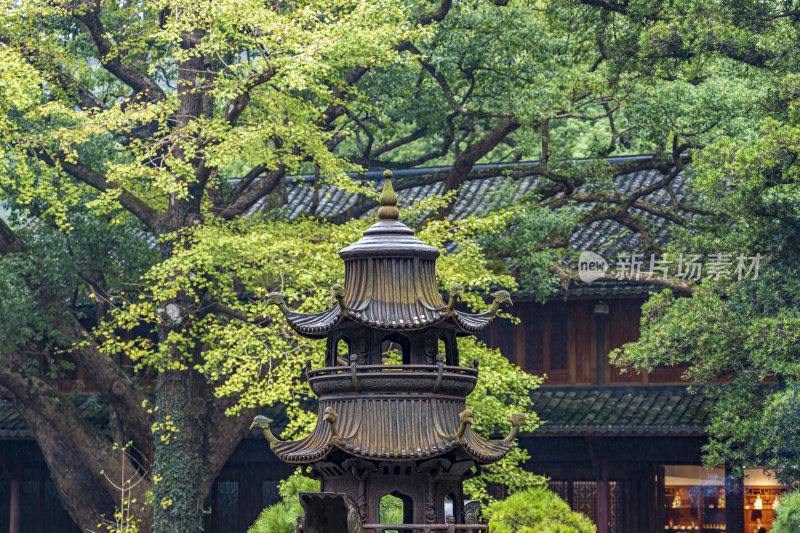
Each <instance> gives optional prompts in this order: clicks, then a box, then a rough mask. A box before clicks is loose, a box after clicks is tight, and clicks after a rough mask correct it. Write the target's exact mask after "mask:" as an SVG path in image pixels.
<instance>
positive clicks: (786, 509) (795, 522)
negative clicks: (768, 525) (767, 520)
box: [772, 490, 800, 533]
mask: <svg viewBox="0 0 800 533" xmlns="http://www.w3.org/2000/svg"><path fill="white" fill-rule="evenodd" d="M798 531H800V491H797V490H795V491H792V492H790V493H788V494H784V495H783V496H781V498H780V505H779V506H778V509H777V510H776V511H775V521H774V522H773V523H772V533H797V532H798Z"/></svg>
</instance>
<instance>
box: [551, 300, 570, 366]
mask: <svg viewBox="0 0 800 533" xmlns="http://www.w3.org/2000/svg"><path fill="white" fill-rule="evenodd" d="M567 366H568V365H567V316H566V315H565V314H564V313H553V314H552V315H550V370H567Z"/></svg>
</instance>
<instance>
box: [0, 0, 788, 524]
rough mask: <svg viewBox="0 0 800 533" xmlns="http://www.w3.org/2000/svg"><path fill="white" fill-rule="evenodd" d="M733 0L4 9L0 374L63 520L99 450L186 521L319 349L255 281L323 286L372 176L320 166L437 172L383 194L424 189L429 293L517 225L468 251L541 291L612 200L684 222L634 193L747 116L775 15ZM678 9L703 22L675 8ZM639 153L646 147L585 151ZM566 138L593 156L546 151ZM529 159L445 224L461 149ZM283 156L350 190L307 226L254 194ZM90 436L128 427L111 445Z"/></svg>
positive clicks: (472, 158)
mask: <svg viewBox="0 0 800 533" xmlns="http://www.w3.org/2000/svg"><path fill="white" fill-rule="evenodd" d="M595 4H596V5H595ZM735 4H736V2H731V3H730V5H728V4H724V5H723V7H725V9H722V10H719V11H717V10H714V9H711V8H708V11H706V8H705V7H704V6H703V5H700V4H699V3H698V5H695V4H694V3H692V2H688V3H686V5H683V4H681V5H680V6H674V5H673V4H671V3H667V2H665V3H664V6H662V5H661V4H660V3H659V2H650V3H641V5H640V3H636V2H629V3H625V4H616V3H611V2H585V3H581V2H572V1H553V2H534V1H527V0H509V1H504V0H496V1H495V2H488V1H485V0H468V1H464V2H456V3H453V2H450V1H449V0H443V1H441V2H428V1H412V0H408V1H404V2H395V1H388V0H387V1H381V2H365V1H357V0H318V1H298V2H248V1H246V2H240V1H237V2H226V1H210V2H206V3H197V2H184V1H161V2H140V3H133V4H130V3H123V2H120V3H114V2H101V1H97V2H81V1H75V2H61V1H52V2H47V3H37V2H29V1H22V2H8V3H4V4H3V10H2V14H0V19H2V25H0V43H1V45H0V106H2V111H3V116H2V118H0V139H2V145H0V146H1V147H2V148H0V151H1V152H2V153H0V164H2V172H0V187H1V188H2V199H3V202H4V204H5V205H6V206H7V208H8V209H9V210H10V212H11V216H9V217H7V219H6V220H4V221H2V222H1V223H0V253H1V254H2V262H3V269H2V286H0V291H2V298H0V301H2V303H0V312H2V317H3V320H2V321H0V323H2V327H3V330H2V331H3V336H2V339H1V340H0V341H1V342H2V347H1V349H0V352H2V356H0V357H2V366H0V392H2V394H3V395H4V396H7V397H8V398H10V399H11V401H12V402H13V403H14V405H15V406H16V407H17V409H18V410H19V411H20V413H22V415H23V416H24V417H25V419H26V421H27V422H28V425H29V426H30V428H31V430H32V432H33V433H34V435H35V437H36V440H37V442H38V443H39V445H40V447H41V449H42V451H43V453H44V456H45V459H46V460H47V462H48V464H49V465H50V467H51V472H52V473H53V477H54V480H55V481H56V485H57V488H58V490H59V492H60V494H61V495H62V500H63V501H64V502H65V504H66V505H67V507H68V510H69V512H70V514H71V515H72V516H73V518H74V519H75V520H76V521H77V522H78V523H79V524H81V525H82V526H85V527H90V526H93V525H94V524H95V523H96V520H97V514H98V513H104V512H106V513H107V512H108V511H109V509H110V506H111V505H112V499H111V495H116V493H117V491H118V489H117V488H116V487H115V486H114V483H113V482H112V481H113V480H118V479H120V477H119V476H120V470H121V469H122V468H123V467H124V468H125V470H126V471H127V472H134V471H135V472H137V473H138V474H137V475H140V476H142V477H143V479H144V481H142V482H141V483H139V484H138V485H136V487H135V488H134V490H133V493H132V497H135V498H136V500H137V502H138V503H139V505H140V506H141V507H139V508H137V509H136V512H137V513H138V514H139V516H140V517H141V518H142V519H143V526H144V527H145V528H146V529H149V528H150V527H151V525H152V527H153V528H154V529H155V530H156V531H181V532H191V531H197V530H199V529H200V520H201V512H200V511H201V507H202V503H203V500H204V498H205V495H206V494H207V493H208V491H209V489H210V487H211V484H212V483H213V480H214V479H215V477H216V475H217V474H218V472H219V471H220V469H221V468H222V465H223V464H224V462H225V460H226V459H227V457H228V456H229V454H230V453H231V451H232V450H233V448H234V447H235V446H236V444H237V443H238V441H239V440H240V439H241V437H242V435H243V434H244V431H245V430H246V426H247V422H248V419H249V418H250V415H252V414H253V412H254V410H255V409H256V406H257V405H259V404H263V403H269V402H274V401H287V402H289V403H291V402H294V401H296V400H297V398H296V397H295V396H293V395H292V393H293V391H294V389H295V388H296V387H297V386H298V381H299V375H300V372H301V369H302V367H303V361H304V359H305V358H311V359H315V358H318V357H319V347H318V346H316V345H306V344H297V342H296V341H295V340H291V339H290V338H289V337H288V335H287V334H286V333H287V332H285V331H282V330H281V329H280V323H279V322H275V321H273V320H272V319H273V318H274V316H275V311H274V310H272V309H270V308H268V307H266V305H265V303H266V302H265V298H264V296H265V294H266V293H267V292H269V291H270V290H273V289H281V290H283V291H284V292H285V293H286V294H287V295H288V296H289V299H290V302H291V303H292V305H295V304H296V302H297V301H299V300H303V301H305V302H306V303H305V305H307V306H308V307H309V308H316V309H318V308H319V307H320V306H322V305H324V304H325V303H326V302H324V301H323V300H324V299H325V298H326V296H325V290H326V288H327V287H329V286H330V284H332V283H333V282H335V281H339V277H340V274H341V272H340V271H339V270H337V268H339V267H338V266H337V263H336V262H335V261H334V260H333V259H334V258H335V255H334V253H333V252H335V250H336V249H337V247H338V246H341V245H343V244H345V243H347V242H349V241H351V240H352V239H353V238H354V237H355V236H356V235H357V233H358V230H359V229H361V228H362V227H363V224H364V223H363V222H359V221H355V222H349V223H344V224H341V223H342V222H344V221H346V220H348V219H350V218H352V217H357V216H359V215H361V214H363V213H364V212H365V211H366V210H367V209H368V208H369V207H370V205H371V203H370V202H371V200H370V199H371V198H374V196H375V195H374V189H373V188H372V187H371V184H369V183H367V184H364V183H361V182H359V181H358V180H350V179H348V178H347V177H346V176H345V174H344V171H346V170H358V169H360V168H370V167H394V168H408V167H417V166H421V165H425V164H444V165H446V166H447V170H445V171H442V172H435V173H429V174H425V175H422V176H420V177H418V178H415V179H413V180H411V179H410V180H403V181H401V182H399V183H398V184H397V187H396V188H397V189H398V191H399V192H400V194H401V196H402V191H403V190H404V189H405V188H408V187H411V186H413V185H415V184H420V183H430V182H436V181H440V182H443V183H444V192H445V193H446V194H445V196H444V199H443V200H441V201H435V200H434V201H430V202H429V203H428V204H426V205H424V206H421V207H420V208H419V209H418V210H416V211H414V212H412V213H409V214H410V215H415V216H416V217H423V218H427V219H428V220H429V222H428V223H427V224H424V223H420V227H421V228H422V230H421V231H422V236H423V237H424V238H425V239H427V240H429V241H431V242H433V243H434V244H436V245H438V246H441V247H444V245H445V244H446V243H447V242H448V241H451V242H456V243H458V244H459V246H457V247H456V249H457V250H458V253H455V254H451V255H450V256H447V257H446V258H445V259H444V260H443V261H442V264H441V272H440V274H441V276H442V280H443V283H444V284H445V286H446V284H449V283H452V282H455V281H463V282H465V283H467V285H468V286H469V287H471V288H474V289H480V290H483V289H486V288H488V287H489V286H492V285H499V284H507V285H509V284H511V285H513V283H514V280H513V279H511V278H509V277H508V276H506V275H504V274H502V273H501V274H499V275H498V274H492V273H489V274H486V275H484V274H481V273H480V271H481V269H483V268H484V267H485V266H486V263H485V261H484V257H483V255H482V254H481V253H480V252H479V250H478V248H477V245H476V244H475V243H476V239H478V240H480V239H483V242H488V241H489V240H493V239H487V238H486V235H496V234H501V233H502V232H503V231H506V232H508V231H509V228H510V229H511V230H513V231H517V232H521V234H522V235H524V236H525V237H526V239H521V240H520V245H518V246H512V247H511V248H509V247H508V246H507V244H505V243H506V241H504V240H503V239H500V240H496V243H494V244H496V245H497V246H498V248H495V249H493V251H494V252H495V253H497V254H498V255H499V256H502V257H503V258H504V259H506V260H507V263H506V264H507V265H508V266H510V267H511V268H510V272H511V273H512V274H513V273H516V274H520V271H521V270H522V271H527V277H526V278H525V279H528V280H544V281H532V283H534V284H536V286H537V287H538V288H542V289H543V290H547V289H548V288H549V287H550V286H551V285H552V284H553V283H554V282H559V281H561V282H565V280H568V279H569V276H570V275H571V274H570V272H569V270H568V268H567V267H568V266H569V265H558V264H556V265H554V264H551V258H552V257H553V252H554V251H555V252H559V251H563V250H564V249H565V246H566V243H567V241H568V238H569V235H570V234H571V233H572V232H574V231H576V230H577V229H578V228H579V227H581V226H582V225H585V224H591V223H595V222H598V221H601V220H611V221H613V222H615V223H617V224H620V225H621V226H624V227H627V228H629V229H630V230H631V231H634V232H636V233H638V234H639V235H640V236H641V240H642V243H643V245H644V247H645V248H647V247H648V246H649V245H650V244H651V243H652V235H651V232H650V230H649V228H648V225H647V224H646V223H644V222H643V221H642V219H641V217H638V216H636V213H637V211H636V210H639V212H641V211H645V212H647V213H650V214H652V215H653V216H656V217H662V218H666V219H669V220H671V221H673V222H675V223H678V224H683V223H686V222H687V216H688V215H687V214H691V213H695V212H696V211H697V210H696V209H695V208H694V207H693V206H687V205H679V204H678V203H677V202H676V203H674V204H673V205H672V206H671V207H669V208H665V207H663V206H659V205H656V204H655V203H653V202H652V201H651V198H652V196H650V195H651V194H652V193H653V192H655V191H657V190H665V191H666V192H667V193H670V192H671V186H672V184H673V182H674V180H675V178H676V177H677V176H678V174H679V172H680V171H681V170H682V169H683V168H684V165H685V164H686V163H687V162H688V161H689V160H690V157H689V155H688V154H687V150H689V149H690V148H692V147H695V146H700V145H703V144H706V143H708V142H710V141H711V140H713V139H714V138H715V137H717V136H720V135H724V136H744V135H746V134H747V132H749V131H751V126H750V121H751V120H753V117H754V115H756V113H754V110H753V109H752V108H751V106H750V104H751V103H752V102H753V101H756V100H758V97H759V95H761V94H762V92H761V91H762V90H763V88H762V87H763V84H762V82H763V79H764V75H763V74H762V72H764V70H765V69H772V68H773V67H774V66H775V65H774V62H775V61H780V60H782V59H781V58H783V56H782V55H781V53H782V52H784V51H786V50H787V49H788V47H787V46H786V41H785V39H786V37H785V36H784V35H782V34H781V33H780V31H784V30H783V29H782V28H784V27H785V26H788V27H791V24H790V23H789V22H790V21H793V20H794V19H792V18H791V17H790V16H788V15H789V14H788V13H784V12H782V11H779V9H782V7H781V6H778V5H776V6H773V7H772V8H770V7H769V6H766V7H761V6H760V4H759V5H757V6H754V7H752V9H751V11H748V12H747V17H743V16H742V15H741V14H740V13H739V11H737V9H736V6H735ZM700 15H703V16H705V17H706V18H707V19H708V20H710V21H712V22H714V23H715V24H707V25H703V26H701V27H700V26H696V25H695V26H693V25H692V24H691V21H692V20H693V18H692V17H695V16H700ZM784 15H786V16H784ZM729 19H735V20H733V21H732V22H731V20H729ZM743 21H744V22H743ZM743 24H748V25H750V26H748V28H747V29H748V32H736V31H733V29H736V28H738V27H739V26H741V25H743ZM759 24H761V26H759ZM737 25H738V26H737ZM776 27H777V29H776ZM731 28H733V29H731ZM779 30H780V31H779ZM761 36H767V37H771V38H772V40H769V39H767V38H766V37H764V38H761ZM640 151H641V152H653V153H654V155H653V156H652V157H648V158H644V159H637V160H635V161H628V162H624V163H616V164H606V163H603V161H602V158H603V157H605V156H608V155H614V154H620V153H630V152H640ZM579 156H581V157H591V158H595V159H597V160H598V162H596V163H594V164H591V165H585V166H576V165H573V164H569V163H568V162H567V160H569V159H571V158H573V157H579ZM530 158H538V159H539V163H538V164H537V165H534V166H528V167H520V168H516V169H512V170H509V171H508V172H509V173H510V175H511V176H523V175H536V176H539V177H540V183H539V186H538V187H537V189H536V191H535V194H534V195H533V196H532V197H531V198H530V199H529V201H527V203H524V205H523V206H522V209H520V206H519V205H517V206H513V209H510V210H508V211H504V212H503V214H502V215H497V216H490V217H486V218H484V219H475V220H472V221H468V222H465V223H460V224H453V223H451V222H448V221H447V215H448V214H449V212H450V210H451V209H452V205H453V203H452V200H453V198H454V194H453V193H455V191H457V190H458V189H459V188H460V187H461V186H462V185H463V184H464V183H465V182H466V181H467V180H471V179H478V178H480V177H483V176H485V175H486V171H475V170H474V165H475V164H476V163H478V162H479V161H487V160H489V161H506V162H512V163H513V162H514V161H519V160H522V159H530ZM637 169H659V170H662V171H663V173H664V178H663V180H661V181H659V182H658V183H656V184H654V185H652V186H649V187H643V188H641V189H639V190H637V191H635V192H634V193H633V194H628V195H621V194H620V193H619V192H618V191H615V190H614V189H613V187H612V186H611V185H609V183H610V180H609V179H608V178H609V177H610V176H612V175H614V174H622V173H625V172H630V171H632V170H637ZM298 172H308V173H310V174H314V175H315V176H317V177H318V178H317V180H316V181H315V183H314V184H313V185H312V186H314V187H320V188H322V187H327V186H331V185H333V186H337V187H341V188H344V189H346V190H348V191H351V192H358V193H361V194H362V197H363V200H361V201H358V202H356V203H355V204H354V205H353V206H352V208H350V209H348V210H347V212H345V213H342V214H341V215H340V216H338V217H336V218H335V219H333V220H327V221H326V220H319V219H307V220H302V221H297V222H292V221H289V220H286V219H285V218H284V215H283V212H282V211H281V210H280V209H277V208H279V207H280V206H281V205H282V204H283V203H285V201H286V200H285V181H284V180H285V178H286V177H287V175H289V174H292V173H298ZM365 185H366V186H365ZM447 193H450V194H447ZM673 197H674V195H673ZM413 220H415V221H416V220H419V218H414V219H413ZM337 224H338V225H337ZM507 234H508V233H506V235H507ZM555 255H556V256H558V257H560V256H561V254H558V253H556V254H555ZM539 272H541V275H540V276H535V275H531V273H533V274H536V273H539ZM523 273H524V272H523ZM558 278H560V279H558ZM301 296H302V298H301ZM471 303H472V304H473V305H477V304H478V299H477V297H474V296H473V297H472V300H471ZM465 350H475V353H476V356H482V357H485V358H486V361H485V363H490V364H484V368H493V369H494V370H495V373H496V379H494V380H493V381H491V382H489V384H490V386H491V390H492V391H493V392H495V393H496V395H495V396H492V395H487V397H489V400H486V402H485V403H484V405H487V406H488V408H487V410H486V411H487V415H486V417H485V418H484V419H483V420H482V421H483V423H484V425H485V427H486V428H487V429H488V430H491V429H492V427H493V425H494V424H495V423H497V421H498V420H500V419H501V415H502V413H504V409H505V407H504V406H503V405H502V404H503V400H508V399H513V398H516V397H519V396H520V395H521V394H522V393H524V390H525V389H524V387H529V386H533V385H535V380H533V381H531V380H528V381H525V380H521V379H516V378H515V374H514V371H513V370H509V369H508V368H506V367H504V366H503V365H502V364H501V361H500V360H499V359H498V358H497V357H496V356H492V355H485V352H483V351H482V349H481V348H480V347H477V346H476V347H472V346H465ZM481 354H484V355H481ZM315 360H318V359H315ZM70 364H74V365H77V366H78V367H79V368H80V369H81V371H82V372H83V373H84V374H85V376H86V378H87V380H89V381H91V384H92V385H93V386H94V387H96V388H97V389H98V390H99V392H100V393H101V394H102V395H103V397H104V398H105V399H106V401H107V402H108V404H109V406H110V408H111V411H112V413H113V417H112V418H113V420H112V424H111V426H112V433H113V439H109V438H107V437H106V436H104V435H102V434H101V433H99V432H98V431H97V430H96V429H94V428H92V427H91V426H90V425H87V424H85V423H82V422H83V421H82V420H80V417H79V415H78V414H77V413H76V412H75V411H74V410H73V409H72V408H71V405H70V404H69V403H68V402H66V401H65V399H64V396H63V395H62V394H60V393H59V391H58V390H56V388H55V387H54V385H53V381H52V379H51V378H52V377H53V376H57V375H58V374H59V372H63V371H68V370H69V368H68V367H69V365H70ZM516 384H519V385H521V386H522V388H519V387H516ZM226 412H236V413H239V416H226ZM308 421H309V419H308V417H307V416H306V417H303V416H300V415H298V417H297V418H296V423H295V424H294V425H293V426H292V427H290V428H289V429H288V431H289V432H293V431H299V430H300V429H301V428H303V427H304V425H305V424H307V423H308ZM478 421H481V420H480V419H479V420H478ZM114 441H116V442H117V443H125V442H131V443H132V446H131V447H130V448H128V452H127V453H126V454H125V455H122V456H120V454H119V453H118V452H117V450H115V449H114ZM120 457H122V459H120ZM520 457H521V456H517V459H519V458H520ZM65 464H69V465H70V468H68V469H67V468H63V467H61V465H65ZM101 472H104V474H101ZM528 482H530V480H529V479H528V480H520V481H519V485H520V486H523V485H525V483H528ZM151 504H152V505H151Z"/></svg>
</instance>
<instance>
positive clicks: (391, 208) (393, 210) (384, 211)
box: [378, 170, 400, 220]
mask: <svg viewBox="0 0 800 533" xmlns="http://www.w3.org/2000/svg"><path fill="white" fill-rule="evenodd" d="M380 202H381V207H380V209H378V218H379V219H381V220H397V219H398V218H399V217H400V210H399V209H397V194H395V192H394V188H393V187H392V171H391V170H387V171H385V172H384V173H383V190H381V197H380Z"/></svg>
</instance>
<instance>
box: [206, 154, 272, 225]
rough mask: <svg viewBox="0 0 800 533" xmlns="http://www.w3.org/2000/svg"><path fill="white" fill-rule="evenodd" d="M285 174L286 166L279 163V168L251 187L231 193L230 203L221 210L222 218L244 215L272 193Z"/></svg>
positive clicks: (227, 218) (228, 218)
mask: <svg viewBox="0 0 800 533" xmlns="http://www.w3.org/2000/svg"><path fill="white" fill-rule="evenodd" d="M285 176H286V167H285V166H284V165H279V166H278V168H276V169H274V170H271V171H269V172H268V173H267V175H266V176H264V177H263V178H261V179H260V180H258V181H257V182H256V183H255V184H253V185H252V186H251V187H249V188H247V189H245V190H242V191H241V192H240V193H239V194H238V195H236V196H233V195H231V197H230V199H229V200H228V205H227V206H226V207H224V208H223V209H222V210H221V211H219V216H220V218H223V219H226V220H230V219H232V218H235V217H237V216H240V215H243V214H244V213H246V212H247V210H248V209H250V208H251V207H253V206H254V205H255V204H256V203H257V202H258V201H259V200H261V199H262V198H263V197H265V196H266V195H268V194H269V193H271V192H272V191H273V189H275V187H276V186H278V185H279V183H280V180H282V179H284V177H285Z"/></svg>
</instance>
